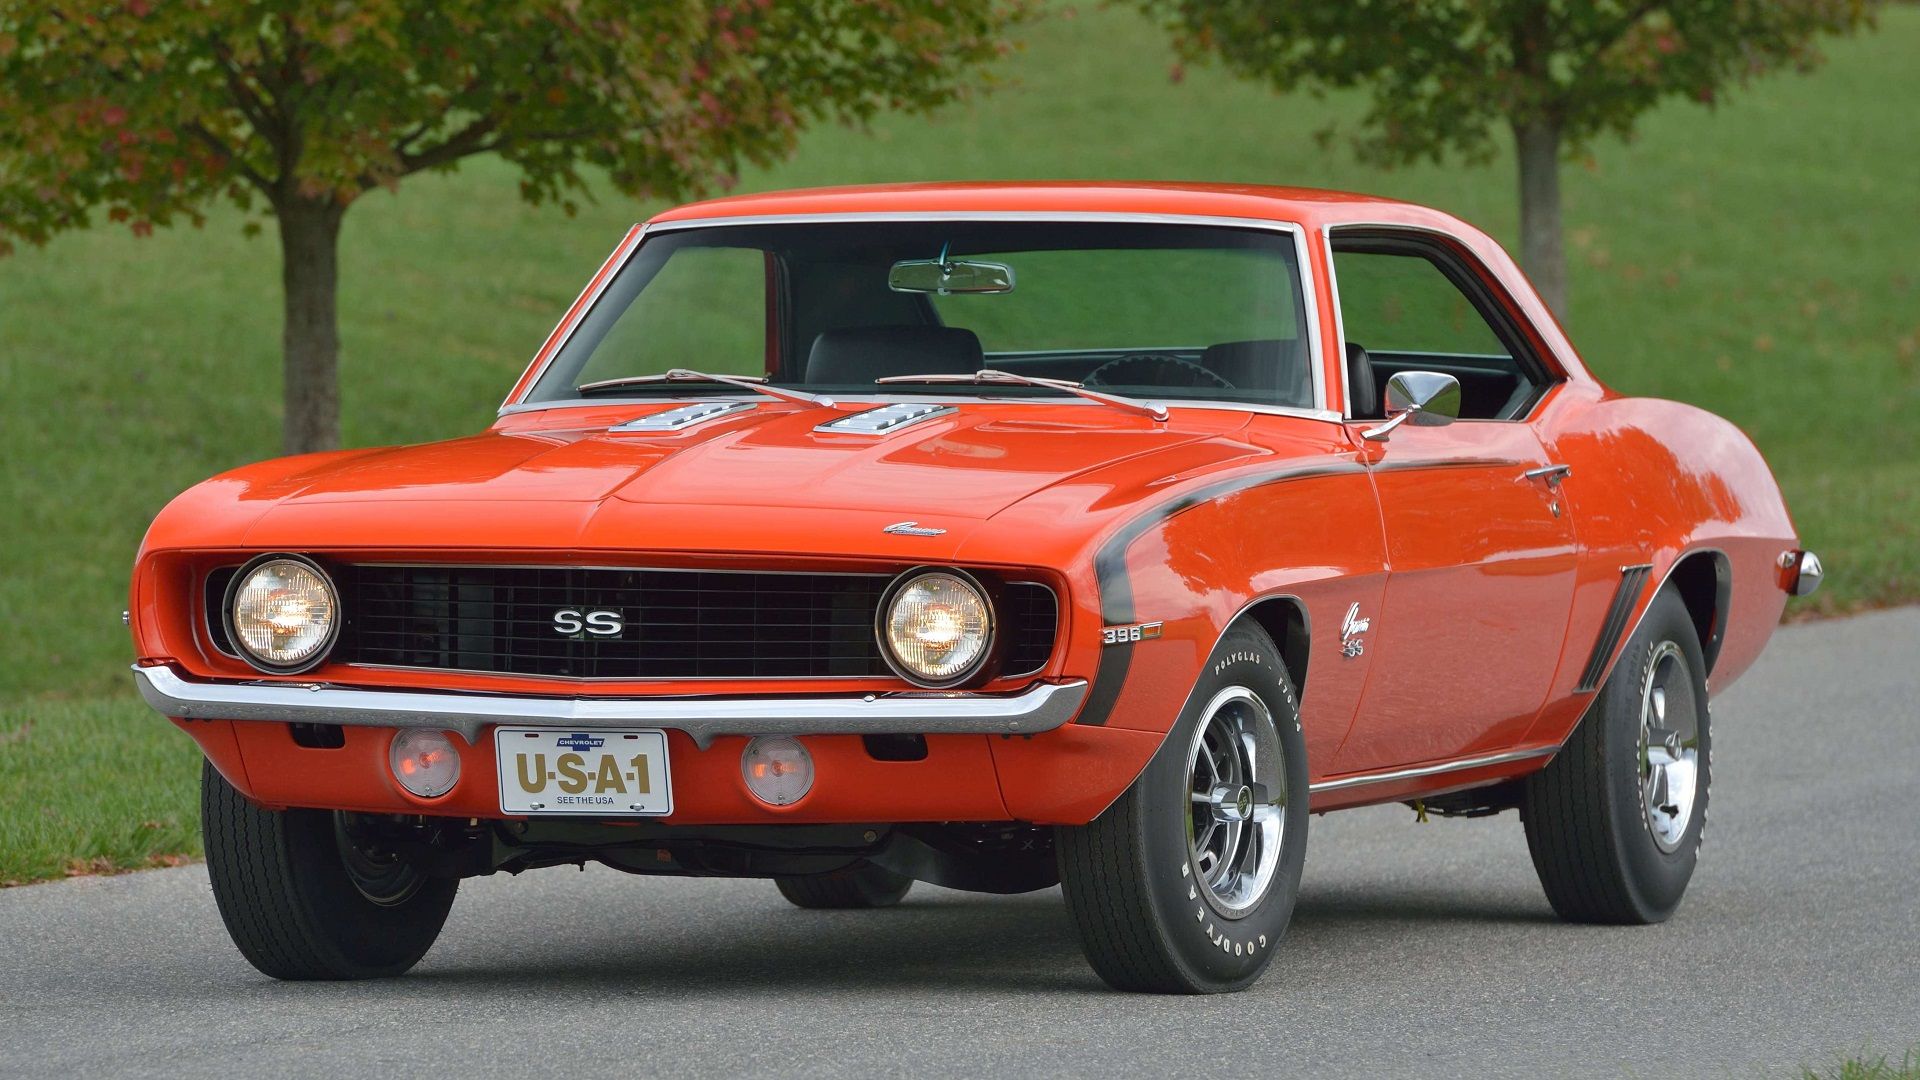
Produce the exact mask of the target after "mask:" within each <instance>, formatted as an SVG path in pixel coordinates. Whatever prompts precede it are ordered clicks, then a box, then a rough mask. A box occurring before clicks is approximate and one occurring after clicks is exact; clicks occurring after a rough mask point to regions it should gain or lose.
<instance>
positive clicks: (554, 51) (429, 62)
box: [0, 0, 1030, 453]
mask: <svg viewBox="0 0 1920 1080" xmlns="http://www.w3.org/2000/svg"><path fill="white" fill-rule="evenodd" d="M1029 3H1030V0H808V2H806V3H785V2H773V0H645V2H640V3H632V2H623V0H434V2H432V3H419V2H416V0H355V2H353V3H339V2H322V0H24V2H22V0H6V2H5V3H4V5H3V6H0V117H5V118H6V119H5V121H4V122H3V123H0V253H4V252H5V251H6V250H10V245H9V243H8V241H9V238H12V239H16V240H24V241H26V242H30V243H36V244H38V243H44V242H45V241H46V240H47V239H48V238H49V237H51V236H52V235H54V234H56V233H58V232H61V231H63V230H67V229H75V228H82V227H85V226H87V225H88V224H89V223H90V222H91V220H92V218H93V215H94V214H95V213H98V212H104V214H105V216H106V217H107V218H108V219H110V220H113V221H121V222H126V223H128V224H129V225H130V226H131V227H132V229H133V230H134V232H135V233H138V234H145V233H147V232H150V231H151V230H152V229H154V228H156V227H160V226H166V225H170V224H173V223H175V222H177V221H182V220H184V221H189V222H192V223H194V224H196V225H198V224H200V223H202V222H203V220H204V215H205V213H206V210H207V208H208V206H209V204H212V203H215V202H217V201H219V200H221V199H226V200H230V201H232V202H233V203H235V204H237V205H238V206H239V207H240V208H241V209H242V210H243V211H245V212H247V215H248V216H247V228H248V229H249V230H250V231H254V230H258V229H259V228H260V215H262V214H264V215H270V216H271V217H272V218H273V220H274V222H275V224H276V225H277V226H278V229H279V234H280V243H281V263H282V279H283V283H284V287H285V305H286V311H285V333H284V340H283V357H284V368H285V400H286V424H285V441H286V448H287V451H288V452H290V453H297V452H303V451H308V450H317V449H325V448H329V447H333V446H336V445H338V443H339V438H340V435H339V409H340V404H339V401H340V399H339V391H338V386H337V378H336V374H335V371H336V364H337V357H338V352H339V341H338V335H337V331H336V322H337V316H336V311H335V285H336V281H337V276H338V264H337V261H336V254H335V253H336V249H337V247H338V243H339V238H340V226H341V221H342V219H343V217H344V216H345V214H346V212H347V210H348V209H349V208H350V207H351V206H352V205H353V203H354V201H355V200H356V199H358V198H359V197H360V196H361V195H363V194H365V193H367V192H369V191H372V190H373V189H375V188H392V187H394V186H395V185H397V184H398V183H399V182H400V181H401V180H402V179H404V178H405V177H408V176H411V175H413V174H415V173H419V172H424V171H428V170H445V169H450V168H452V167H454V166H455V164H456V163H457V162H459V161H460V160H461V159H463V158H466V157H470V156H472V155H475V154H488V153H491V154H498V155H500V156H501V157H503V158H505V159H506V160H508V161H510V162H512V163H513V164H514V165H516V166H518V167H519V170H520V173H521V182H520V192H521V194H522V196H524V197H525V198H526V199H528V200H530V201H532V202H536V203H538V202H546V201H558V202H560V203H561V204H562V205H563V206H564V207H565V208H566V209H567V210H568V212H572V210H573V208H574V200H576V199H578V198H581V197H583V196H584V195H585V194H586V191H587V183H586V177H585V175H584V174H585V173H586V172H588V171H590V170H604V171H605V174H606V175H607V176H608V177H609V178H610V179H611V182H612V186H613V187H614V188H615V189H617V190H618V191H620V192H622V193H624V194H629V195H634V196H661V197H675V198H677V197H682V196H684V195H687V194H691V193H699V192H703V191H707V190H712V189H715V188H722V189H724V188H726V187H727V186H729V185H730V184H731V183H732V181H733V178H734V177H735V175H736V174H737V173H738V171H739V170H740V169H741V168H742V167H743V166H744V165H745V164H748V163H752V164H765V163H768V162H770V161H773V160H776V159H778V158H780V157H782V156H784V155H786V154H787V153H788V152H790V151H791V149H792V148H793V146H794V143H795V139H796V137H797V134H798V132H799V131H800V129H801V128H803V127H804V126H805V125H807V124H809V123H813V122H819V121H825V120H850V121H862V120H865V119H866V118H868V117H871V116H872V115H874V114H876V113H877V112H878V111H880V110H882V109H904V110H924V109H928V108H932V107H934V106H937V105H940V104H942V103H944V102H947V101H949V100H952V99H953V98H955V97H957V96H959V95H961V94H963V93H965V92H966V91H967V90H968V89H969V87H970V86H971V85H972V83H973V82H974V81H976V80H975V79H973V78H972V77H971V73H972V72H973V71H974V69H976V68H977V67H978V66H979V65H980V64H982V63H984V62H985V61H987V60H989V59H991V58H993V57H995V56H997V55H999V53H1000V52H1002V51H1003V49H1004V45H1003V40H1002V37H1003V34H1004V33H1005V32H1006V31H1007V30H1008V29H1009V28H1010V27H1011V26H1012V25H1013V24H1014V23H1016V22H1017V21H1019V20H1020V19H1021V18H1023V17H1025V16H1026V15H1027V14H1028V12H1029V8H1028V6H1027V5H1028V4H1029Z"/></svg>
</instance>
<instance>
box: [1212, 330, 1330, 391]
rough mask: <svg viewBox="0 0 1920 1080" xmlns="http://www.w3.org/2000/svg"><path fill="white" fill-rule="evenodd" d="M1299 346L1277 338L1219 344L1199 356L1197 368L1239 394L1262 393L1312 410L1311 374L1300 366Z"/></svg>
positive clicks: (1304, 367) (1301, 364)
mask: <svg viewBox="0 0 1920 1080" xmlns="http://www.w3.org/2000/svg"><path fill="white" fill-rule="evenodd" d="M1297 346H1298V342H1294V341H1286V340H1282V339H1280V338H1260V339H1256V340H1253V341H1222V342H1220V343H1219V344H1217V345H1209V346H1207V347H1206V350H1205V351H1204V352H1202V353H1201V354H1200V366H1201V367H1204V368H1206V369H1207V370H1208V371H1211V372H1213V373H1214V374H1215V375H1218V376H1220V377H1221V378H1223V379H1225V380H1227V381H1228V382H1230V383H1232V384H1233V385H1234V387H1235V388H1236V389H1240V390H1264V391H1267V392H1269V393H1271V394H1272V395H1273V397H1274V402H1275V403H1276V404H1280V405H1294V406H1298V407H1300V408H1311V407H1312V406H1313V373H1312V372H1311V371H1309V370H1308V369H1307V365H1306V364H1305V363H1303V362H1302V360H1301V356H1300V350H1299V348H1298V347H1297Z"/></svg>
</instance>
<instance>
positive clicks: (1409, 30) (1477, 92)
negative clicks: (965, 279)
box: [1137, 0, 1880, 164]
mask: <svg viewBox="0 0 1920 1080" xmlns="http://www.w3.org/2000/svg"><path fill="white" fill-rule="evenodd" d="M1137 2H1138V4H1139V6H1140V7H1142V8H1143V9H1144V10H1145V11H1147V12H1148V13H1149V14H1150V15H1152V16H1154V17H1155V18H1157V19H1159V20H1160V21H1162V22H1163V23H1165V24H1166V26H1167V27H1168V28H1169V29H1171V30H1172V31H1173V33H1174V36H1175V39H1176V41H1177V42H1178V43H1179V45H1180V46H1181V51H1182V53H1183V55H1184V56H1185V57H1187V58H1188V59H1205V58H1211V57H1218V58H1219V59H1220V60H1221V61H1222V62H1224V63H1225V64H1226V66H1227V67H1228V69H1230V70H1232V71H1234V72H1235V73H1237V74H1240V75H1243V76H1248V77H1251V78H1255V79H1259V80H1261V81H1263V82H1265V83H1267V84H1268V85H1270V86H1272V87H1273V88H1274V89H1276V90H1280V91H1282V92H1286V91H1292V90H1295V89H1299V88H1308V89H1325V88H1336V89H1338V88H1349V87H1363V86H1364V87H1370V88H1371V97H1370V107H1369V109H1368V110H1367V112H1366V114H1365V116H1364V117H1363V119H1362V121H1361V125H1360V126H1361V128H1362V131H1363V132H1364V134H1363V135H1361V136H1360V137H1359V138H1357V139H1356V147H1357V148H1358V149H1359V151H1360V153H1361V155H1362V157H1363V158H1364V159H1365V160H1368V161H1371V162H1373V163H1376V164H1398V163H1405V162H1411V161H1419V160H1434V161H1438V160H1440V158H1441V157H1442V156H1443V155H1444V154H1445V153H1446V152H1448V151H1455V152H1458V153H1460V154H1462V155H1463V156H1465V157H1466V158H1467V159H1468V160H1470V161H1484V160H1486V159H1487V158H1489V157H1490V156H1491V155H1492V153H1493V151H1494V148H1495V146H1496V143H1495V136H1496V134H1497V133H1498V132H1499V131H1500V129H1501V127H1502V126H1516V127H1517V126H1521V125H1526V124H1532V123H1539V124H1544V125H1545V126H1546V127H1548V128H1549V129H1551V130H1555V131H1557V132H1558V133H1559V135H1560V137H1561V139H1562V140H1563V142H1562V145H1563V147H1564V148H1565V149H1566V150H1568V151H1570V152H1578V151H1580V150H1581V149H1582V148H1584V147H1585V146H1586V145H1587V144H1588V143H1589V142H1591V141H1592V139H1593V138H1594V137H1595V136H1598V135H1601V134H1603V133H1607V132H1613V133H1617V134H1620V135H1626V134H1628V133H1630V132H1631V130H1632V127H1633V122H1634V120H1635V119H1636V118H1638V117H1639V116H1640V115H1641V114H1642V113H1644V112H1646V111H1647V110H1648V109H1651V108H1653V107H1654V106H1655V105H1657V104H1659V103H1660V102H1661V101H1662V100H1664V99H1666V98H1669V97H1685V98H1691V99H1693V100H1695V101H1700V102H1705V103H1709V104H1711V103H1712V102H1713V101H1714V100H1715V98H1716V97H1717V95H1718V94H1719V92H1720V89H1721V88H1722V87H1724V86H1726V85H1727V84H1729V83H1735V82H1740V81H1742V80H1745V79H1747V78H1749V77H1752V76H1754V75H1757V74H1760V73H1762V72H1765V71H1768V70H1771V69H1775V68H1779V67H1788V66H1791V67H1796V68H1800V69H1802V70H1804V69H1806V68H1809V67H1811V66H1812V65H1813V64H1814V63H1816V62H1817V61H1818V60H1819V54H1818V52H1817V51H1816V50H1815V48H1814V44H1813V43H1814V40H1815V38H1816V37H1817V36H1818V35H1821V34H1832V33H1842V32H1846V31H1850V30H1853V29H1854V28H1856V27H1858V26H1860V25H1861V24H1862V23H1865V22H1868V21H1870V20H1871V18H1872V15H1873V12H1874V11H1875V9H1876V8H1877V7H1879V6H1880V5H1879V0H1675V2H1668V3H1660V2H1647V3H1642V2H1640V0H1473V2H1467V3H1445V4H1441V3H1431V2H1429V0H1374V2H1365V3H1325V2H1322V0H1137Z"/></svg>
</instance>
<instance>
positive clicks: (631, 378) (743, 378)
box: [573, 367, 834, 409]
mask: <svg viewBox="0 0 1920 1080" xmlns="http://www.w3.org/2000/svg"><path fill="white" fill-rule="evenodd" d="M670 382H703V383H722V384H725V385H727V386H737V387H739V388H740V389H742V390H752V391H753V392H755V393H758V394H765V395H767V396H768V397H775V398H779V399H780V400H781V401H792V402H797V403H798V404H801V405H813V406H817V407H819V408H822V409H831V408H833V407H834V401H833V399H832V398H830V397H822V396H821V395H819V394H809V393H807V392H806V391H804V390H788V389H787V388H786V387H783V386H768V385H767V379H766V376H764V375H710V374H708V373H706V372H704V371H694V370H692V369H690V368H678V367H677V368H672V369H669V370H668V371H665V372H663V373H661V374H659V375H628V376H626V377H624V378H619V379H601V380H600V381H599V382H590V383H582V384H581V385H579V386H576V387H574V388H573V390H574V393H577V394H593V393H598V392H599V391H601V390H618V389H619V388H621V387H623V386H645V385H648V384H649V383H670Z"/></svg>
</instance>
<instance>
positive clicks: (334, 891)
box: [200, 764, 460, 981]
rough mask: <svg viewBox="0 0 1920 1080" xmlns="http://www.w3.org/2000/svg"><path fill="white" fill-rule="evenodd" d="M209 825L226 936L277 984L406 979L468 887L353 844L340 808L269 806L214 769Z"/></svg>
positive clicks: (207, 802) (208, 784)
mask: <svg viewBox="0 0 1920 1080" xmlns="http://www.w3.org/2000/svg"><path fill="white" fill-rule="evenodd" d="M200 822H201V828H202V831H203V832H204V834H205V838H206V849H207V877H208V878H209V879H210V880H211V881H212V883H213V898H214V900H215V901H216V902H217V903H218V904H219V906H220V918H221V920H222V921H224V922H225V923H226V924H227V933H228V935H229V936H231V937H232V938H233V943H234V944H235V945H236V946H238V947H239V949H240V954H241V955H242V956H245V957H246V958H247V962H248V963H250V964H252V965H253V966H254V967H256V968H258V969H260V971H261V972H262V973H263V974H266V975H270V976H272V977H273V978H276V979H287V980H300V981H303V980H320V979H369V978H379V977H382V976H389V975H399V974H401V973H402V972H405V971H406V970H407V969H409V968H411V967H413V965H414V964H416V963H418V962H419V960H420V958H421V957H422V956H424V955H426V952H427V949H428V948H430V947H431V946H432V945H433V942H434V939H435V938H437V937H438V936H439V935H440V927H441V926H442V924H444V923H445V922H446V920H447V911H448V909H450V908H451V907H452V906H453V895H454V893H455V891H457V890H458V888H459V885H460V883H459V882H458V881H457V880H454V879H452V878H436V877H428V876H426V875H423V874H421V873H419V872H418V871H417V870H416V869H414V868H412V867H410V866H408V865H407V864H405V863H404V862H402V861H399V860H396V859H394V858H392V857H391V856H384V855H382V854H381V853H379V852H377V851H369V850H366V849H364V848H363V847H361V846H359V845H358V844H357V843H356V842H355V841H354V839H353V838H352V834H351V830H350V828H349V821H348V819H347V818H346V817H345V816H343V815H340V814H336V813H334V812H333V811H330V810H263V809H261V808H260V807H257V806H255V805H253V804H252V803H250V802H248V801H247V800H246V797H245V796H243V795H241V794H240V793H239V792H238V791H236V790H234V787H233V785H231V784H229V783H227V781H226V778H225V777H223V776H221V775H220V774H219V773H218V772H217V771H215V770H214V768H213V766H212V765H211V764H206V765H204V767H203V768H202V770H201V775H200Z"/></svg>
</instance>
